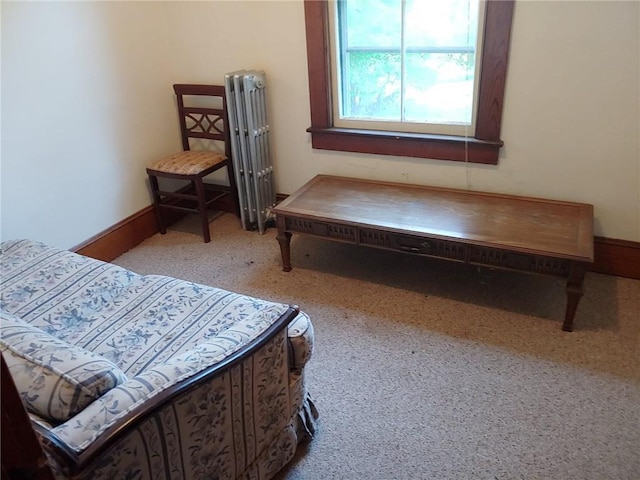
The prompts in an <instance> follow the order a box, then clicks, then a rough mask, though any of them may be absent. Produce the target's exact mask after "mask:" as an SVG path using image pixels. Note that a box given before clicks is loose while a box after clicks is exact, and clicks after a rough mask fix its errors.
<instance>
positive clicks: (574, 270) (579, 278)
mask: <svg viewBox="0 0 640 480" xmlns="http://www.w3.org/2000/svg"><path fill="white" fill-rule="evenodd" d="M586 271H587V267H586V265H584V264H583V263H578V262H575V263H573V264H572V265H571V271H570V272H569V280H568V281H567V310H566V312H565V315H564V323H563V324H562V330H564V331H565V332H572V331H573V317H574V316H575V314H576V309H577V308H578V302H579V301H580V298H582V294H583V292H584V290H583V288H582V283H583V281H584V275H585V273H586Z"/></svg>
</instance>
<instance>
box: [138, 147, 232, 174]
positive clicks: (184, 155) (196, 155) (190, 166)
mask: <svg viewBox="0 0 640 480" xmlns="http://www.w3.org/2000/svg"><path fill="white" fill-rule="evenodd" d="M226 159H227V157H225V156H224V155H221V154H220V153H215V152H207V151H191V150H189V151H186V152H179V153H175V154H173V155H171V156H169V157H166V158H162V159H160V160H156V161H155V162H153V163H152V164H151V165H149V166H148V167H147V168H148V169H149V170H155V171H158V172H164V173H175V174H177V175H198V174H199V173H201V172H203V171H205V170H206V169H207V168H210V167H213V166H214V165H218V164H219V163H221V162H224V161H225V160H226Z"/></svg>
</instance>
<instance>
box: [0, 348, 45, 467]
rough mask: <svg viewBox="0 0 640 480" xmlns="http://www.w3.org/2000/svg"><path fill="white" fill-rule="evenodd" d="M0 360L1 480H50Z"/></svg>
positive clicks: (37, 445)
mask: <svg viewBox="0 0 640 480" xmlns="http://www.w3.org/2000/svg"><path fill="white" fill-rule="evenodd" d="M0 358H1V360H2V365H1V370H0V372H1V373H0V380H1V382H0V383H1V391H2V395H1V398H2V402H1V403H2V408H1V414H0V423H2V439H1V440H2V441H1V442H0V445H1V446H2V448H1V454H0V458H2V480H19V479H27V478H29V479H33V480H53V474H52V473H51V469H50V468H49V464H48V463H47V457H45V455H44V452H43V451H42V447H41V445H40V442H39V441H38V438H37V437H36V434H35V432H34V431H33V428H32V425H31V420H30V419H29V415H28V414H27V411H26V410H25V408H24V404H23V403H22V400H21V399H20V394H19V393H18V390H17V388H16V385H15V383H14V381H13V377H12V376H11V373H10V372H9V368H8V367H7V364H6V362H5V360H4V356H2V355H0Z"/></svg>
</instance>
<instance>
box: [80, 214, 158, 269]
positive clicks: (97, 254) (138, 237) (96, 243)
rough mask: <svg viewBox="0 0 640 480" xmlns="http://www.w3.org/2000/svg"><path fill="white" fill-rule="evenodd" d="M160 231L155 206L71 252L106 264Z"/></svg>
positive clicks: (127, 219) (134, 215)
mask: <svg viewBox="0 0 640 480" xmlns="http://www.w3.org/2000/svg"><path fill="white" fill-rule="evenodd" d="M157 231H158V224H157V222H156V215H155V212H154V210H153V205H150V206H148V207H146V208H143V209H142V210H140V211H139V212H137V213H134V214H133V215H131V216H129V217H127V218H125V219H124V220H122V221H120V222H118V223H116V224H115V225H113V226H112V227H110V228H107V229H106V230H104V231H102V232H100V233H98V234H97V235H94V236H93V237H91V238H90V239H88V240H87V241H85V242H83V243H81V244H80V245H76V246H75V247H74V248H72V249H71V250H72V251H74V252H76V253H79V254H81V255H85V256H87V257H92V258H96V259H98V260H102V261H105V262H110V261H111V260H113V259H115V258H117V257H119V256H120V255H122V254H123V253H125V252H127V251H129V250H131V249H132V248H133V247H135V246H136V245H138V244H139V243H141V242H142V241H143V240H145V239H146V238H148V237H150V236H151V235H153V234H154V233H156V232H157Z"/></svg>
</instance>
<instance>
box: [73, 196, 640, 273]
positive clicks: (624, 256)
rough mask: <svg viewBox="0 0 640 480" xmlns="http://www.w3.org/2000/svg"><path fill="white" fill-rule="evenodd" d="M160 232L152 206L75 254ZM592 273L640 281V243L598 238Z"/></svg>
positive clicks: (226, 204)
mask: <svg viewBox="0 0 640 480" xmlns="http://www.w3.org/2000/svg"><path fill="white" fill-rule="evenodd" d="M286 197H287V195H282V194H278V195H277V196H276V200H277V201H278V202H281V201H282V200H284V199H285V198H286ZM214 207H215V209H217V210H221V211H225V212H232V211H233V204H232V202H230V201H228V200H226V201H225V198H223V199H221V201H220V202H219V203H216V204H215V205H214ZM157 232H158V225H157V223H156V217H155V214H154V211H153V206H149V207H146V208H144V209H142V210H140V211H139V212H138V213H135V214H133V215H131V216H130V217H128V218H125V219H124V220H122V221H121V222H119V223H117V224H116V225H114V226H113V227H111V228H108V229H106V230H105V231H103V232H101V233H99V234H98V235H95V236H94V237H92V238H90V239H89V240H87V241H86V242H83V243H82V244H80V245H78V246H76V247H75V248H73V251H74V252H77V253H80V254H82V255H86V256H88V257H93V258H97V259H99V260H103V261H105V262H110V261H111V260H113V259H115V258H117V257H119V256H120V255H122V254H123V253H125V252H127V251H128V250H131V249H132V248H133V247H135V246H136V245H138V244H139V243H141V242H142V241H143V240H145V239H146V238H148V237H150V236H151V235H153V234H155V233H157ZM590 270H591V271H592V272H596V273H604V274H607V275H616V276H619V277H628V278H635V279H639V280H640V242H631V241H628V240H616V239H612V238H605V237H595V238H594V262H593V265H592V266H591V269H590Z"/></svg>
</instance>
